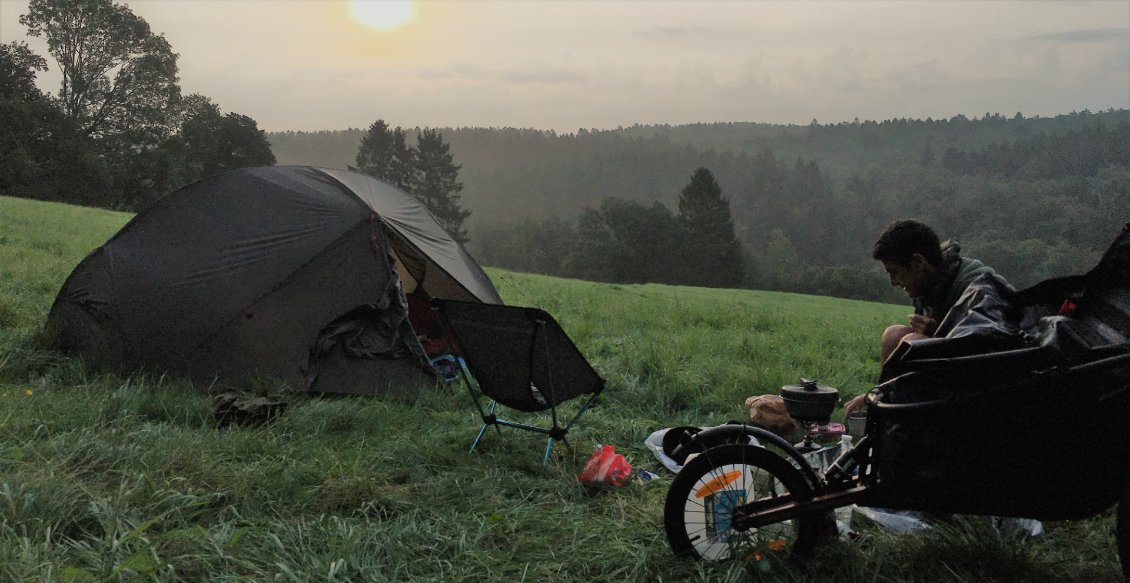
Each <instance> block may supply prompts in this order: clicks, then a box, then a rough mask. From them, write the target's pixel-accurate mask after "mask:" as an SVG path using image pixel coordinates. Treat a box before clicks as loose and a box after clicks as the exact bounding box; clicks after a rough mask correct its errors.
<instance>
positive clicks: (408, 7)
mask: <svg viewBox="0 0 1130 583" xmlns="http://www.w3.org/2000/svg"><path fill="white" fill-rule="evenodd" d="M351 4H352V7H353V9H352V13H353V19H354V20H356V21H357V22H360V23H361V24H364V25H365V26H368V27H371V28H375V29H377V30H381V31H385V30H392V29H394V28H396V27H398V26H401V25H404V24H407V23H409V22H412V19H414V18H415V17H416V5H415V3H414V0H353V1H352V2H351Z"/></svg>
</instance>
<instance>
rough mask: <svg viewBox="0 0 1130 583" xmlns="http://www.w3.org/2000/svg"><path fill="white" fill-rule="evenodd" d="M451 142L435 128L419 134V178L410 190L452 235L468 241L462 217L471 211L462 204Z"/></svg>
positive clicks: (464, 217) (417, 156)
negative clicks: (460, 204) (461, 205)
mask: <svg viewBox="0 0 1130 583" xmlns="http://www.w3.org/2000/svg"><path fill="white" fill-rule="evenodd" d="M450 150H451V146H450V145H449V144H447V143H446V142H444V141H443V136H442V135H440V133H439V132H437V131H436V130H424V131H423V132H422V133H419V134H417V135H416V175H415V176H416V182H415V184H414V185H413V187H412V189H411V192H412V195H413V196H415V197H416V199H417V200H419V201H420V202H422V203H424V206H426V207H427V208H428V210H429V211H431V213H432V214H433V215H435V217H436V219H438V220H439V223H440V224H441V225H443V227H444V229H446V230H447V232H448V233H449V234H451V236H452V238H454V239H455V240H456V241H459V242H460V243H466V242H467V229H466V228H464V227H463V221H464V220H465V219H466V218H467V217H468V216H470V215H471V211H467V210H463V208H462V207H460V206H459V193H460V192H461V191H462V190H463V183H462V182H459V169H460V168H461V167H462V166H460V165H459V164H456V163H455V162H454V161H453V159H452V156H451V152H450Z"/></svg>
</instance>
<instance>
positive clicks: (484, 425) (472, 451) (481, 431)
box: [467, 423, 490, 453]
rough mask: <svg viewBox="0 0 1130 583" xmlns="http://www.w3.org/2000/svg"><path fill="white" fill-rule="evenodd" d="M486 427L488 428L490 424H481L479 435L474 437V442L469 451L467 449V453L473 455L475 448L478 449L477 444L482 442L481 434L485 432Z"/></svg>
mask: <svg viewBox="0 0 1130 583" xmlns="http://www.w3.org/2000/svg"><path fill="white" fill-rule="evenodd" d="M488 427H490V423H483V426H482V428H481V429H479V434H478V435H476V436H475V441H474V443H472V444H471V449H469V450H468V451H467V453H475V448H476V447H479V442H480V441H482V440H483V434H484V433H486V432H487V428H488Z"/></svg>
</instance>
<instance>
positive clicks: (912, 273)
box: [883, 253, 934, 299]
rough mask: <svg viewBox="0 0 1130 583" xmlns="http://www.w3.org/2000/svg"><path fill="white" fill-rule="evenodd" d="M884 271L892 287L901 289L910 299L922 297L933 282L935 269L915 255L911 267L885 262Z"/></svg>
mask: <svg viewBox="0 0 1130 583" xmlns="http://www.w3.org/2000/svg"><path fill="white" fill-rule="evenodd" d="M883 269H884V270H886V272H887V277H888V278H890V280H891V285H892V286H894V287H901V288H902V289H903V291H905V292H906V295H907V297H909V298H910V299H914V298H918V297H922V295H923V294H925V293H926V290H927V289H929V285H930V282H931V281H932V280H933V275H934V268H933V266H931V265H930V264H929V263H927V262H926V260H925V259H923V257H922V256H921V255H918V254H917V253H915V254H914V256H913V258H912V259H911V260H910V265H902V264H899V263H895V262H894V261H883Z"/></svg>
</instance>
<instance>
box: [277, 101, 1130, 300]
mask: <svg viewBox="0 0 1130 583" xmlns="http://www.w3.org/2000/svg"><path fill="white" fill-rule="evenodd" d="M443 131H444V135H445V137H446V138H447V139H448V140H449V141H450V144H451V152H452V153H453V154H454V156H455V157H456V158H457V159H458V160H459V161H460V162H461V165H462V171H461V179H462V182H463V184H464V189H463V191H462V201H463V203H464V204H465V206H466V207H467V208H468V209H469V210H471V211H473V213H474V214H473V215H472V217H471V219H470V220H469V225H470V226H469V231H470V243H469V247H470V248H471V250H472V252H473V253H474V254H475V256H476V257H477V258H479V259H480V260H481V261H483V262H484V263H486V264H488V265H496V266H499V267H506V268H511V269H518V270H523V271H531V272H537V273H547V274H556V275H566V276H570V277H586V278H590V279H604V280H610V279H618V280H619V281H639V280H648V281H662V279H661V276H660V274H664V273H671V272H672V271H671V267H670V265H669V263H668V262H673V264H678V263H679V262H680V261H682V258H678V256H677V254H675V253H673V252H667V251H661V250H662V249H663V247H662V246H656V245H655V243H654V237H656V236H658V235H657V234H658V233H662V232H663V231H664V227H663V225H668V224H670V217H669V216H668V215H671V212H670V211H669V210H667V212H666V213H665V212H664V210H665V209H672V208H675V205H676V204H677V202H678V197H679V195H680V188H682V187H683V186H684V185H685V184H686V181H687V176H689V175H691V174H692V173H693V172H694V171H695V169H698V168H706V169H709V171H710V172H711V173H712V175H713V176H714V177H715V178H716V180H717V182H718V184H719V186H720V188H721V189H722V190H723V192H724V194H725V196H726V198H727V200H728V202H729V205H730V209H731V219H732V222H733V225H734V230H735V233H736V236H737V238H738V240H739V241H740V243H741V245H742V249H743V253H742V262H743V264H742V272H743V278H742V281H741V283H740V284H739V285H741V286H744V287H753V288H759V289H774V290H784V291H796V292H803V293H815V294H822V295H832V296H838V297H850V298H860V299H876V300H889V301H903V298H902V297H901V296H900V295H899V294H898V293H897V292H895V291H893V290H891V289H890V288H889V286H888V284H887V282H886V279H885V277H884V275H883V274H882V272H881V270H879V269H878V268H877V267H876V265H874V262H873V261H871V260H870V246H871V244H872V243H873V241H874V237H875V236H876V235H877V234H878V233H879V231H880V230H882V228H883V227H884V226H885V225H886V224H888V223H890V222H891V221H893V220H895V219H898V218H906V217H916V218H920V219H922V220H924V221H927V222H928V223H930V224H932V225H933V226H934V227H935V228H936V229H937V230H938V231H939V233H940V234H941V235H942V236H943V238H945V237H954V238H957V239H959V240H960V241H961V242H962V246H963V248H964V249H965V252H966V253H967V254H969V255H970V256H973V257H977V258H979V259H982V260H984V261H986V262H987V263H989V264H990V265H992V266H994V267H995V268H996V269H997V270H998V271H1000V272H1001V273H1003V274H1004V275H1005V276H1006V277H1008V278H1009V279H1010V281H1012V282H1013V283H1014V284H1016V285H1018V286H1024V285H1029V284H1032V283H1035V282H1037V281H1039V280H1041V279H1045V278H1048V277H1053V276H1057V275H1065V274H1069V273H1077V272H1079V271H1080V270H1085V269H1087V268H1089V266H1090V265H1091V264H1092V263H1093V262H1094V261H1096V260H1097V259H1098V256H1099V254H1100V253H1101V252H1102V251H1103V250H1104V249H1105V248H1106V246H1107V245H1108V244H1109V242H1110V241H1111V240H1112V239H1113V237H1114V235H1115V234H1116V233H1117V232H1118V229H1119V228H1120V227H1121V225H1122V223H1124V222H1126V221H1127V220H1130V216H1128V213H1127V210H1128V209H1130V147H1128V146H1127V140H1128V136H1130V112H1128V111H1126V110H1111V111H1106V112H1099V113H1092V112H1089V111H1082V112H1074V113H1071V114H1065V115H1061V116H1056V117H1051V118H1040V117H1028V118H1026V117H1024V116H1022V115H1020V114H1016V115H1014V116H1012V117H1005V116H1001V115H998V114H986V115H985V116H984V117H982V118H966V117H965V116H960V115H959V116H954V117H953V118H950V119H945V120H933V119H928V120H908V119H895V120H886V121H882V122H873V121H864V122H859V121H853V122H845V123H837V124H828V125H821V124H818V123H812V124H809V125H807V126H780V125H777V126H773V125H769V124H740V123H726V124H691V125H687V126H632V127H629V128H617V129H615V130H606V131H595V130H581V131H578V132H575V133H568V134H558V133H556V132H552V131H539V130H532V129H520V128H458V129H453V128H445V129H444V130H443ZM360 135H361V132H360V131H359V130H343V131H338V132H318V133H316V134H302V133H293V132H291V133H285V134H270V139H271V141H272V144H273V146H274V149H275V152H276V153H277V154H278V155H279V156H280V158H282V159H286V158H288V157H289V156H291V155H292V154H291V153H292V152H294V151H296V146H298V145H300V144H303V143H305V140H306V138H307V137H309V138H310V139H311V140H316V141H317V142H318V143H319V144H320V145H321V146H322V149H321V150H318V151H315V152H311V155H312V156H316V157H321V158H322V159H321V161H320V163H322V164H323V165H331V166H338V167H340V166H341V163H340V162H337V163H335V162H334V161H333V160H332V159H330V158H331V157H332V156H334V155H343V154H335V152H348V151H350V150H351V149H353V150H354V151H355V148H356V143H357V141H358V140H359V136H360ZM711 144H716V145H715V146H712V145H711ZM311 148H312V146H311ZM295 161H298V160H295ZM656 204H658V205H660V206H661V207H663V208H659V207H657V206H656ZM618 217H622V218H618ZM638 217H647V218H648V220H646V221H644V220H639V221H637V220H636V218H638ZM598 219H599V220H598ZM636 224H647V225H654V228H653V229H652V231H654V232H648V229H647V228H645V227H640V228H639V229H638V232H636V234H635V235H633V234H631V233H633V232H635V228H634V227H633V225H636ZM593 225H602V226H603V228H604V229H605V231H616V232H617V233H618V234H617V236H616V237H608V236H605V235H601V234H600V233H599V230H596V231H595V232H594V229H593V228H592V227H593ZM613 226H615V227H613ZM582 227H584V229H583V232H582ZM660 239H662V237H660ZM608 240H613V241H619V242H621V243H622V245H623V246H624V247H634V248H635V251H633V252H629V251H627V250H623V252H621V253H613V252H611V250H609V249H608V248H607V247H606V248H605V254H606V256H607V257H618V258H620V263H619V266H618V267H616V268H615V269H609V268H607V265H606V264H605V263H602V262H600V261H598V260H596V259H593V258H592V257H593V255H599V253H588V251H587V250H588V249H593V248H595V247H597V245H596V242H600V241H608ZM638 255H646V256H647V258H646V260H643V259H642V258H641V257H638ZM586 256H587V257H589V258H590V260H589V261H583V260H582V259H581V258H582V257H586ZM645 266H647V267H645ZM648 269H652V270H653V271H652V272H651V273H650V274H646V275H641V272H642V273H646V272H647V270H648Z"/></svg>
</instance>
